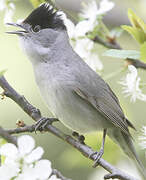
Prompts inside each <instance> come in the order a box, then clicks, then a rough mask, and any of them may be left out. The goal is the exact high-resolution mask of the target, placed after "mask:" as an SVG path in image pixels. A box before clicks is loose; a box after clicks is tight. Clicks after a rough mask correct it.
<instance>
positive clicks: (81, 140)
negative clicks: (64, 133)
mask: <svg viewBox="0 0 146 180" xmlns="http://www.w3.org/2000/svg"><path fill="white" fill-rule="evenodd" d="M72 135H73V136H74V137H76V138H77V139H78V141H79V142H80V143H81V144H85V142H84V141H85V137H84V136H83V135H79V133H77V132H75V131H73V133H72Z"/></svg>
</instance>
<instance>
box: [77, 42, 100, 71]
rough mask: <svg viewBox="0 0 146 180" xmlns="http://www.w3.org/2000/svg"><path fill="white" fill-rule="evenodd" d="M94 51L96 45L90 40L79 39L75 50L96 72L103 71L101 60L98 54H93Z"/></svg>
mask: <svg viewBox="0 0 146 180" xmlns="http://www.w3.org/2000/svg"><path fill="white" fill-rule="evenodd" d="M93 49H94V43H93V41H91V40H90V39H88V38H84V39H78V40H77V41H76V45H75V47H74V50H75V51H76V53H77V54H78V55H79V56H80V57H81V58H82V59H83V60H84V61H85V62H86V63H87V64H88V65H89V66H90V67H91V68H92V69H93V70H94V71H97V70H98V71H99V70H100V71H101V70H102V69H103V65H102V63H101V61H100V60H99V57H98V54H97V53H94V52H92V50H93Z"/></svg>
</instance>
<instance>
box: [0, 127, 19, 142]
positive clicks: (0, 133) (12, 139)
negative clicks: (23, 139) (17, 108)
mask: <svg viewBox="0 0 146 180" xmlns="http://www.w3.org/2000/svg"><path fill="white" fill-rule="evenodd" d="M0 136H1V137H3V138H4V139H6V140H7V141H8V142H9V143H13V144H15V145H17V139H16V137H14V136H11V135H10V134H9V133H8V132H7V131H5V130H4V129H3V128H2V127H0Z"/></svg>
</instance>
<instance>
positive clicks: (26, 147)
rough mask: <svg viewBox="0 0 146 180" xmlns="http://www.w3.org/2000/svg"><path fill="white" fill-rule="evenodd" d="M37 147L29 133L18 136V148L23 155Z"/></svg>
mask: <svg viewBox="0 0 146 180" xmlns="http://www.w3.org/2000/svg"><path fill="white" fill-rule="evenodd" d="M34 147H35V141H34V139H33V138H32V137H31V136H29V135H23V136H20V137H19V138H18V149H19V152H20V153H21V154H22V155H26V154H29V153H30V152H31V151H32V150H33V148H34Z"/></svg>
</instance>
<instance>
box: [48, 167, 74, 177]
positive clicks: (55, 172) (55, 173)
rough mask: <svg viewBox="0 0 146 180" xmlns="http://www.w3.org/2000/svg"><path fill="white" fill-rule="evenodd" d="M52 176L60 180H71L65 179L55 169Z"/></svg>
mask: <svg viewBox="0 0 146 180" xmlns="http://www.w3.org/2000/svg"><path fill="white" fill-rule="evenodd" d="M52 175H56V177H57V178H60V179H61V180H71V179H67V178H66V177H64V176H63V175H62V174H61V173H60V172H59V171H58V170H57V169H53V170H52V174H51V176H52Z"/></svg>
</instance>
